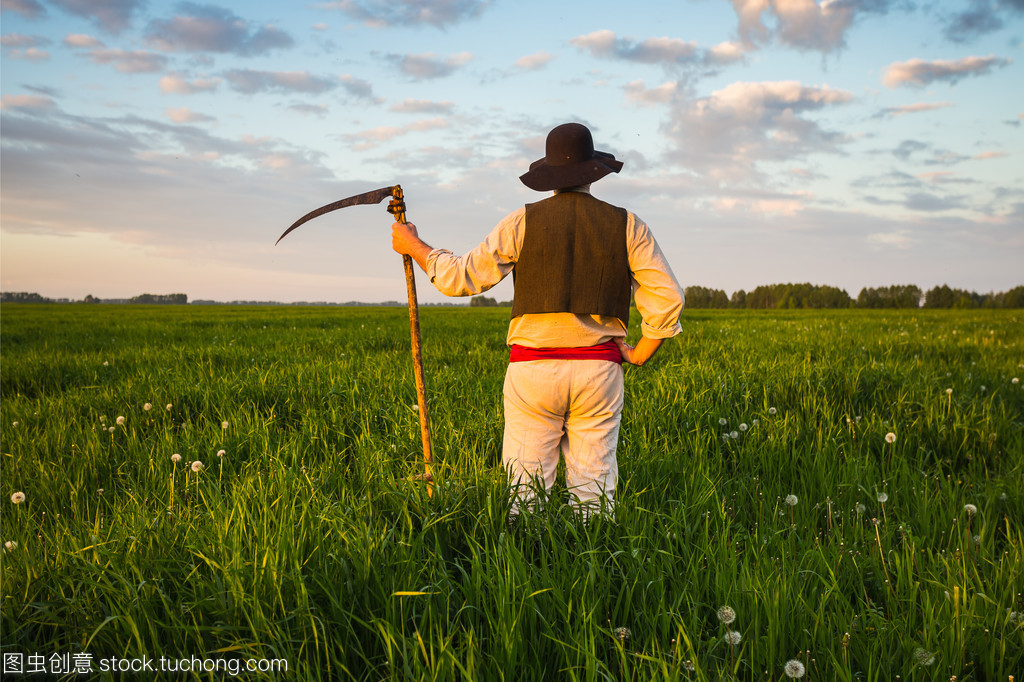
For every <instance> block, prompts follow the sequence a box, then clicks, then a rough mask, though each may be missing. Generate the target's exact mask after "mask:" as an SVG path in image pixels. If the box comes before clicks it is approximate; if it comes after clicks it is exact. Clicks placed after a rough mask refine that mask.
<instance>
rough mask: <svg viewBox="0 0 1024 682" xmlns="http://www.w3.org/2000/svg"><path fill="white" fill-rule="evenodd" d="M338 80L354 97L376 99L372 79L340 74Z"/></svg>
mask: <svg viewBox="0 0 1024 682" xmlns="http://www.w3.org/2000/svg"><path fill="white" fill-rule="evenodd" d="M338 82H339V83H341V87H342V88H344V90H345V92H347V93H348V94H350V95H352V96H353V97H359V98H360V99H367V100H374V101H375V100H376V98H374V96H373V84H372V83H370V81H366V80H363V79H361V78H356V77H355V76H350V75H349V74H347V73H346V74H344V75H342V76H338Z"/></svg>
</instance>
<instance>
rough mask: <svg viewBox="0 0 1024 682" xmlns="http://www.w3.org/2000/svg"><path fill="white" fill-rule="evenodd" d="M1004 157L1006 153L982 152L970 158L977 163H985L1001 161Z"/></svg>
mask: <svg viewBox="0 0 1024 682" xmlns="http://www.w3.org/2000/svg"><path fill="white" fill-rule="evenodd" d="M1006 155H1007V154H1006V152H982V153H980V154H975V155H974V156H972V157H971V158H972V159H976V160H979V161H985V160H988V159H1002V158H1004V157H1005V156H1006Z"/></svg>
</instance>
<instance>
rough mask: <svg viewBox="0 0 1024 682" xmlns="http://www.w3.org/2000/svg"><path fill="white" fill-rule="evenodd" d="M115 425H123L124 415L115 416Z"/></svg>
mask: <svg viewBox="0 0 1024 682" xmlns="http://www.w3.org/2000/svg"><path fill="white" fill-rule="evenodd" d="M117 425H118V426H124V417H118V418H117Z"/></svg>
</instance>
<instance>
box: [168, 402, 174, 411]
mask: <svg viewBox="0 0 1024 682" xmlns="http://www.w3.org/2000/svg"><path fill="white" fill-rule="evenodd" d="M172 407H174V405H171V404H170V403H167V411H168V412H170V411H171V408H172Z"/></svg>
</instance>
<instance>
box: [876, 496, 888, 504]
mask: <svg viewBox="0 0 1024 682" xmlns="http://www.w3.org/2000/svg"><path fill="white" fill-rule="evenodd" d="M878 501H879V502H881V503H882V504H885V503H886V502H888V501H889V495H888V494H887V493H878Z"/></svg>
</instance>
